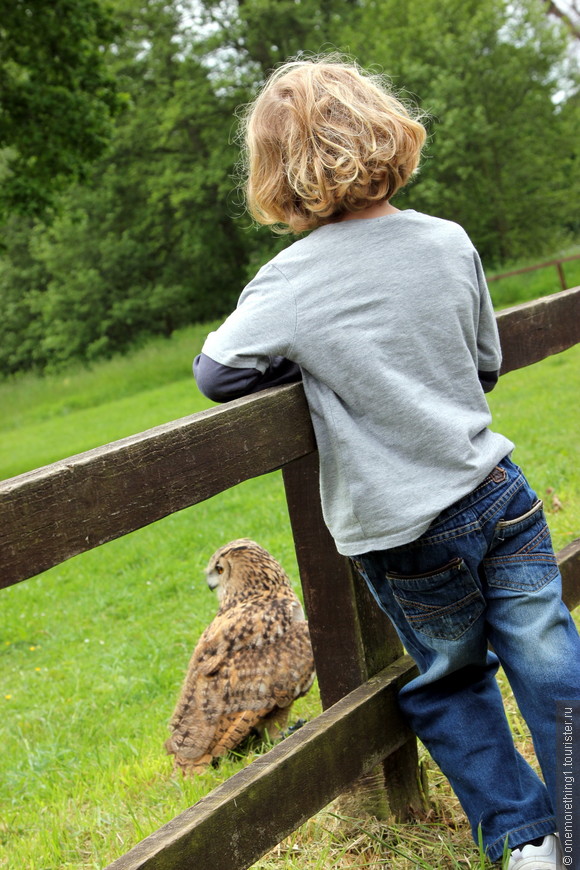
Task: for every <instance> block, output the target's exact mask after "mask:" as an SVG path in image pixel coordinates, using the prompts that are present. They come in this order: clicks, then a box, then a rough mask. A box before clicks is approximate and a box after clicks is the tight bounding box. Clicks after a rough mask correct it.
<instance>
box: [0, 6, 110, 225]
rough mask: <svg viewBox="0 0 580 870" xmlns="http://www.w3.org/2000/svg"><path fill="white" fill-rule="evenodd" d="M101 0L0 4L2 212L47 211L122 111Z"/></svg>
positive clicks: (93, 154) (95, 153)
mask: <svg viewBox="0 0 580 870" xmlns="http://www.w3.org/2000/svg"><path fill="white" fill-rule="evenodd" d="M116 33H117V26H116V24H115V21H114V18H113V16H112V14H111V11H110V9H109V8H107V7H105V6H104V5H103V4H102V3H101V2H99V0H66V2H64V0H57V2H54V0H36V2H26V0H2V2H1V3H0V58H1V60H0V212H1V211H11V210H15V211H20V212H24V213H28V214H44V213H45V212H46V210H47V208H48V207H49V206H50V205H52V204H53V202H54V196H55V194H56V193H57V192H58V191H59V190H61V189H62V188H63V187H64V186H65V185H66V183H67V182H70V180H71V179H76V178H82V177H84V175H85V173H86V167H87V164H88V163H89V162H91V161H93V160H94V159H95V158H96V157H98V156H99V155H100V154H102V152H103V150H104V149H105V147H106V145H107V142H108V140H109V136H110V132H111V123H110V119H111V116H112V115H114V113H115V112H116V111H117V110H118V108H119V100H118V97H117V95H116V89H115V83H114V80H113V77H112V76H111V74H110V71H109V70H108V69H107V67H106V62H105V53H104V50H103V49H104V47H105V46H107V45H108V44H110V43H111V42H112V40H113V38H114V36H115V35H116Z"/></svg>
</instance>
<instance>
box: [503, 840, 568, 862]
mask: <svg viewBox="0 0 580 870" xmlns="http://www.w3.org/2000/svg"><path fill="white" fill-rule="evenodd" d="M508 870H562V851H561V849H560V841H559V840H558V837H556V836H555V835H554V834H548V836H546V837H544V842H543V843H542V845H541V846H532V845H531V844H530V845H528V846H524V848H523V849H513V850H512V854H511V857H510V862H509V864H508Z"/></svg>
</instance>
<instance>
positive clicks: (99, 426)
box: [0, 328, 580, 870]
mask: <svg viewBox="0 0 580 870" xmlns="http://www.w3.org/2000/svg"><path fill="white" fill-rule="evenodd" d="M205 332H206V329H205V328H191V329H188V330H184V331H182V332H180V333H179V334H177V335H175V336H174V337H173V338H172V339H171V340H164V341H156V342H153V343H152V344H150V345H147V346H146V347H144V348H143V349H141V350H139V351H135V352H134V353H133V354H131V355H130V356H128V357H126V358H123V359H116V360H112V361H110V362H106V363H101V364H99V365H95V367H94V368H93V369H91V370H82V369H79V370H77V371H69V372H67V373H66V374H59V375H51V376H49V377H46V378H44V379H40V378H35V377H32V376H29V377H26V378H23V379H17V380H15V381H13V382H11V383H5V384H0V407H2V408H3V411H4V414H3V418H2V420H1V421H0V430H1V439H0V443H1V453H0V477H9V476H12V475H15V474H18V473H21V472H23V471H26V470H29V469H31V468H34V467H38V466H40V465H43V464H46V463H49V462H52V461H54V460H56V459H60V458H63V457H65V456H68V455H71V454H72V453H77V452H80V451H83V450H85V449H88V448H91V447H94V446H97V445H99V444H102V443H106V442H107V441H110V440H114V439H117V438H120V437H123V436H125V435H128V434H132V433H135V432H138V431H141V430H143V429H145V428H148V427H151V426H155V425H158V424H160V423H164V422H167V421H168V420H171V419H176V418H178V417H181V416H185V415H187V414H190V413H193V412H195V411H198V410H201V409H202V408H206V407H208V405H210V404H211V403H209V402H208V401H207V400H205V399H203V397H201V396H200V394H199V393H198V391H197V389H196V387H195V384H194V382H193V379H192V378H191V374H190V361H191V359H192V357H193V355H194V354H195V353H196V352H197V350H198V349H199V347H200V345H201V341H202V339H203V336H204V335H205ZM578 395H580V346H578V347H576V348H574V349H572V350H571V351H567V352H566V353H564V354H560V355H558V356H556V357H553V358H551V359H549V360H546V361H544V362H542V363H539V364H537V365H535V366H532V367H530V368H529V369H526V370H522V371H519V372H513V373H511V374H509V375H507V376H505V377H504V378H503V379H502V380H501V382H500V385H499V386H498V388H497V390H496V392H495V393H494V394H492V395H491V397H490V403H491V406H492V410H493V412H494V417H495V426H496V428H498V429H501V430H502V431H503V432H504V433H505V434H506V435H508V436H509V437H511V438H512V439H513V440H514V441H515V442H516V443H517V450H516V453H515V457H514V458H515V459H516V461H518V462H519V463H520V464H521V465H523V466H524V467H525V469H526V470H527V472H528V476H529V477H530V479H531V482H532V484H533V485H534V486H535V487H536V489H537V491H538V493H539V495H540V496H541V497H543V498H544V499H545V501H546V507H547V512H548V516H549V520H550V524H551V526H552V529H553V533H554V540H555V544H556V547H557V548H561V547H562V546H564V545H565V544H566V543H568V542H569V541H571V540H573V539H574V538H576V537H580V445H579V441H578V437H577V436H578V417H577V397H578ZM241 536H248V537H252V538H255V539H256V540H258V541H259V542H260V543H261V544H262V545H263V546H265V547H266V548H267V549H269V550H270V551H271V552H272V553H273V554H274V555H275V556H276V557H277V558H279V559H280V561H281V562H282V563H283V565H284V566H285V567H286V569H287V571H288V573H289V574H290V576H291V578H292V580H293V582H294V584H295V587H296V589H297V590H298V591H299V583H298V575H297V569H296V562H295V557H294V552H293V545H292V538H291V533H290V528H289V523H288V517H287V512H286V507H285V501H284V496H283V488H282V482H281V478H280V475H279V473H275V474H271V475H267V476H265V477H263V478H260V479H258V480H254V481H249V482H247V483H245V484H242V485H240V486H238V487H236V488H235V489H233V490H230V491H229V492H227V493H224V494H222V495H220V496H217V497H216V498H214V499H211V500H209V501H207V502H204V503H203V504H201V505H197V506H196V507H194V508H191V509H188V510H185V511H182V512H180V513H178V514H175V515H173V516H171V517H168V518H167V519H164V520H162V521H160V522H158V523H155V524H153V525H152V526H149V527H148V528H146V529H143V530H140V531H138V532H135V533H133V534H131V535H129V536H127V537H125V538H123V539H121V540H118V541H114V542H112V543H110V544H107V545H106V546H104V547H101V548H98V549H96V550H93V551H91V552H89V553H86V554H84V555H82V556H78V557H76V558H74V559H72V560H70V561H69V562H66V563H64V564H63V565H61V566H58V567H57V568H54V569H52V570H51V571H48V572H47V573H45V574H44V575H42V576H40V577H37V578H34V579H31V580H29V581H26V582H25V583H21V584H19V585H17V586H15V587H12V588H10V589H7V590H3V591H0V626H1V629H0V655H1V657H2V669H1V675H2V676H1V681H2V682H1V685H0V704H1V705H2V713H3V715H2V717H1V719H0V741H1V745H2V747H3V751H2V753H1V758H0V867H2V868H5V870H29V868H30V870H60V868H78V870H80V868H101V867H104V866H105V865H106V864H107V863H109V862H110V861H112V860H113V859H114V858H115V857H117V856H118V855H120V854H122V853H123V852H125V851H126V850H127V849H128V848H129V847H130V846H131V845H133V844H134V843H135V842H136V841H137V840H139V839H141V838H142V837H143V836H145V835H147V834H148V833H150V832H151V831H153V830H155V829H156V828H157V827H159V825H160V824H162V823H164V822H166V821H168V820H169V819H171V818H172V817H173V816H175V815H176V814H177V813H179V812H181V811H182V810H183V809H184V808H186V807H187V806H189V805H191V804H192V803H194V802H195V801H196V800H197V799H198V798H200V797H201V796H203V795H204V794H206V793H207V792H208V791H209V790H210V789H211V788H213V787H214V786H215V785H217V784H219V783H220V782H221V781H223V779H224V778H226V777H227V776H229V775H231V774H232V773H233V772H235V771H236V770H238V769H240V766H241V765H243V764H246V763H249V761H251V758H252V755H251V754H250V756H247V757H244V758H241V759H236V758H231V759H228V760H226V761H225V762H223V763H222V764H221V766H220V767H219V768H218V769H217V770H210V771H208V772H207V773H206V774H204V775H203V776H202V777H200V778H199V779H198V780H196V781H194V782H190V781H184V780H182V779H181V778H179V777H175V776H173V775H172V771H171V762H170V759H169V758H168V757H167V756H165V755H164V750H163V742H164V740H165V738H166V736H167V734H168V731H167V721H168V719H169V716H170V714H171V712H172V709H173V705H174V702H175V699H176V696H177V692H178V690H179V687H180V684H181V680H182V677H183V674H184V671H185V668H186V666H187V662H188V659H189V655H190V652H191V649H192V648H193V646H194V644H195V642H196V640H197V638H198V637H199V634H200V633H201V631H202V629H203V628H204V627H205V625H207V623H208V622H209V621H210V620H211V619H212V617H213V614H214V613H215V610H216V602H215V599H214V596H213V595H212V594H211V593H210V592H209V591H208V589H207V587H206V586H205V581H204V578H203V566H204V565H205V563H206V562H207V560H208V559H209V556H210V555H211V553H212V552H213V551H214V550H215V549H216V548H217V547H218V546H220V545H222V544H223V543H225V542H226V541H228V540H230V539H232V538H235V537H241ZM508 695H509V693H508V692H507V689H506V698H508ZM507 703H508V704H511V702H510V701H509V698H508V701H507ZM318 710H319V699H318V695H317V693H316V691H315V690H314V691H313V692H311V693H310V695H309V696H308V697H307V698H306V699H302V700H301V701H300V702H299V704H298V705H297V707H296V711H295V717H296V718H297V717H299V716H301V717H304V718H311V717H312V716H314V715H316V713H317V712H318ZM512 715H513V717H514V722H516V730H517V731H518V733H521V735H522V740H524V742H525V741H526V735H525V729H523V728H522V726H521V723H520V724H517V722H518V720H517V713H515V712H514V713H513V714H512ZM432 776H433V782H434V801H435V806H436V809H437V812H436V814H435V816H434V817H433V818H432V819H431V821H430V822H428V823H425V824H424V825H415V826H395V827H393V828H390V829H389V832H387V831H385V829H379V828H378V827H377V826H376V824H375V823H372V824H371V823H370V822H368V823H362V822H361V823H359V822H358V821H356V820H350V822H348V823H346V822H343V823H341V824H340V825H337V823H336V820H335V819H334V817H333V816H328V815H325V814H321V815H320V816H319V817H317V818H316V819H315V820H313V821H312V822H310V823H309V824H308V825H306V826H304V828H303V829H301V831H299V832H297V834H295V835H294V836H293V837H292V838H291V839H290V840H289V841H287V843H286V844H285V845H284V846H283V847H282V848H281V849H280V850H277V851H276V852H275V853H272V854H271V855H270V856H268V857H267V858H264V859H263V861H261V862H259V863H258V865H257V866H258V867H260V868H263V870H267V868H268V870H269V868H280V870H282V868H284V870H289V868H311V867H313V868H317V867H320V868H322V867H330V866H335V867H354V866H356V867H363V866H372V867H379V866H385V867H386V866H388V867H392V868H396V870H407V868H409V870H410V868H411V867H413V866H418V865H417V864H416V863H412V861H411V859H410V858H406V857H405V855H409V854H410V853H413V854H415V855H417V854H423V855H424V856H426V857H425V858H424V860H425V861H426V862H427V861H428V860H431V861H432V865H433V866H435V867H437V868H438V870H439V868H446V867H459V866H463V867H465V866H466V865H465V864H463V865H462V864H460V863H458V862H459V861H460V859H461V856H462V855H465V854H466V853H467V854H470V855H472V856H473V846H472V845H471V844H470V839H469V835H468V834H467V833H466V830H465V826H464V825H463V827H462V822H461V817H460V815H459V813H458V810H457V807H456V803H455V802H454V798H453V796H452V795H450V794H449V792H448V790H446V786H445V784H444V783H442V782H441V781H440V779H439V780H438V779H437V774H436V773H434V774H433V775H432ZM451 817H453V818H454V819H457V818H459V821H456V822H454V830H449V829H450V822H449V819H450V818H451ZM345 831H348V837H350V839H348V837H347V834H346V833H345ZM442 841H443V842H444V843H445V845H444V846H441V842H442ZM448 841H449V842H450V844H451V845H448ZM353 844H356V845H353ZM434 849H439V852H437V853H436V854H437V855H438V857H435V858H430V857H429V856H431V855H432V854H435V853H434V852H433V850H434ZM441 849H443V852H441ZM357 850H358V851H357ZM373 850H374V851H373ZM363 854H364V855H365V856H366V857H365V861H368V862H369V863H368V864H365V863H364V862H363V859H362V857H360V856H361V855H363ZM353 855H355V856H356V855H358V856H359V857H358V858H353ZM472 860H476V858H475V859H473V858H472ZM420 866H425V867H427V866H431V864H428V863H424V864H421V865H420ZM471 866H474V865H471ZM224 870H227V868H224Z"/></svg>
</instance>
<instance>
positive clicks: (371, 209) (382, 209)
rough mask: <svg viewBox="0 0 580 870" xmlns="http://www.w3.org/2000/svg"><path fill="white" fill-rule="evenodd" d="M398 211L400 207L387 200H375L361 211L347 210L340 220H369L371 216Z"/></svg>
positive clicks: (382, 215) (380, 215)
mask: <svg viewBox="0 0 580 870" xmlns="http://www.w3.org/2000/svg"><path fill="white" fill-rule="evenodd" d="M398 211H400V209H398V208H395V206H394V205H391V203H390V202H388V200H383V202H375V203H373V204H372V205H369V206H368V207H367V208H363V209H361V211H352V212H347V213H346V214H345V215H343V217H342V218H341V221H352V220H370V219H371V218H378V217H384V216H385V215H387V214H396V213H397V212H398Z"/></svg>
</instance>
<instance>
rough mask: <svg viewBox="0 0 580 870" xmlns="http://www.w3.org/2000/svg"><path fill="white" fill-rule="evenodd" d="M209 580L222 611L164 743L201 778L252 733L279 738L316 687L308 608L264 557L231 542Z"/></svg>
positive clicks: (204, 639)
mask: <svg viewBox="0 0 580 870" xmlns="http://www.w3.org/2000/svg"><path fill="white" fill-rule="evenodd" d="M206 576H207V582H208V584H209V586H210V588H212V589H215V591H216V592H217V595H218V599H219V601H220V607H219V610H218V612H217V614H216V616H215V618H214V620H213V621H212V622H211V624H210V625H209V626H208V627H207V628H206V629H205V631H204V632H203V634H202V635H201V637H200V639H199V641H198V643H197V646H196V647H195V650H194V652H193V655H192V657H191V660H190V662H189V667H188V670H187V676H186V678H185V682H184V684H183V688H182V690H181V694H180V697H179V699H178V702H177V706H176V708H175V711H174V713H173V716H172V718H171V722H170V725H169V727H170V730H171V732H172V733H171V737H170V738H169V739H168V740H167V741H166V743H165V747H166V749H167V752H168V753H170V754H173V755H174V756H175V767H176V768H178V769H181V770H182V771H183V773H184V774H194V773H199V772H201V771H202V770H204V769H205V767H207V765H208V764H209V763H210V762H211V761H212V760H213V759H214V758H218V757H219V756H221V755H225V754H226V753H227V752H228V751H229V750H230V749H233V748H234V747H236V746H238V745H239V744H240V743H241V742H242V741H243V740H244V739H245V738H246V737H247V736H248V735H249V734H250V733H251V732H252V731H253V730H257V731H259V732H264V731H266V732H268V734H269V736H270V738H271V739H275V738H276V737H277V736H278V735H279V732H280V731H281V730H282V729H283V728H284V727H285V725H286V722H287V720H288V714H289V711H290V707H291V705H292V702H293V701H294V700H295V699H296V698H298V697H300V696H301V695H304V694H306V692H307V691H308V689H309V688H310V687H311V685H312V682H313V680H314V661H313V658H312V648H311V645H310V637H309V634H308V624H307V623H306V621H305V619H304V613H303V610H302V606H301V604H300V602H299V600H298V598H297V597H296V595H295V593H294V592H293V590H292V588H291V586H290V582H289V580H288V577H287V575H286V574H285V572H284V570H283V569H282V567H281V565H280V564H279V563H278V562H277V561H276V560H275V559H274V558H273V557H272V556H271V555H270V554H269V553H268V552H267V551H266V550H264V549H263V548H262V547H260V546H259V545H258V544H256V543H255V542H254V541H250V540H247V539H245V538H244V539H240V540H237V541H232V542H231V543H229V544H226V546H225V547H221V548H220V549H219V550H217V551H216V552H215V553H214V555H213V556H212V557H211V559H210V561H209V564H208V566H207V569H206Z"/></svg>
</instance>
